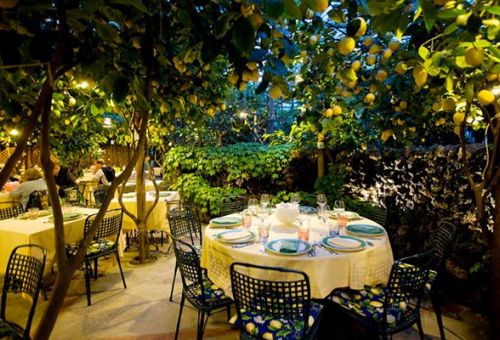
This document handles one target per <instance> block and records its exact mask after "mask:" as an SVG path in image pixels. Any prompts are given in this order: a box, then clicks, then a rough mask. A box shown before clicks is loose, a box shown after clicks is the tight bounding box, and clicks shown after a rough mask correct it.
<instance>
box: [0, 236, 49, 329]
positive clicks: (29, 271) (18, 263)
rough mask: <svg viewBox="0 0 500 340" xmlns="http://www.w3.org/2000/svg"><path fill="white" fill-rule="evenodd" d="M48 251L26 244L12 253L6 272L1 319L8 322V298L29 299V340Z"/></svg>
mask: <svg viewBox="0 0 500 340" xmlns="http://www.w3.org/2000/svg"><path fill="white" fill-rule="evenodd" d="M46 256H47V250H46V249H45V248H42V247H40V246H38V245H35V244H26V245H20V246H17V247H15V248H14V249H13V250H12V252H11V253H10V257H9V262H8V263H7V270H6V271H5V277H4V284H3V290H2V304H1V308H0V318H1V319H2V320H6V315H5V314H6V313H5V311H6V308H7V296H8V295H9V294H18V293H21V294H22V297H24V298H26V297H29V299H30V301H31V307H30V309H29V313H28V316H27V321H26V325H25V327H24V338H26V339H29V332H30V329H31V322H32V321H33V316H34V314H35V308H36V304H37V301H38V295H39V293H40V288H41V285H42V277H43V271H44V268H45V259H46Z"/></svg>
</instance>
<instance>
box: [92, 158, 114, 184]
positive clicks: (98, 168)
mask: <svg viewBox="0 0 500 340" xmlns="http://www.w3.org/2000/svg"><path fill="white" fill-rule="evenodd" d="M104 166H105V165H104V160H102V159H98V160H97V161H95V165H94V170H93V173H94V176H93V179H94V180H95V181H98V182H99V184H103V185H111V183H110V182H109V181H108V179H107V178H106V175H105V174H104V171H103V170H102V168H103V167H104Z"/></svg>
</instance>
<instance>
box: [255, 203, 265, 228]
mask: <svg viewBox="0 0 500 340" xmlns="http://www.w3.org/2000/svg"><path fill="white" fill-rule="evenodd" d="M257 217H258V218H259V220H260V224H261V225H262V224H264V221H265V219H266V217H267V209H266V208H265V207H263V206H258V207H257Z"/></svg>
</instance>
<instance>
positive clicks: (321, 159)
mask: <svg viewBox="0 0 500 340" xmlns="http://www.w3.org/2000/svg"><path fill="white" fill-rule="evenodd" d="M323 176H325V143H324V137H323V134H321V133H319V134H318V178H321V177H323Z"/></svg>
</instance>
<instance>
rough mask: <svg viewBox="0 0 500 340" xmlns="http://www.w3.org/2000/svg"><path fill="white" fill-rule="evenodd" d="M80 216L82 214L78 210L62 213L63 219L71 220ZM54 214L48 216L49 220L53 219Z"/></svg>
mask: <svg viewBox="0 0 500 340" xmlns="http://www.w3.org/2000/svg"><path fill="white" fill-rule="evenodd" d="M80 217H82V214H80V213H78V212H72V213H63V221H71V220H76V219H77V218H80ZM53 220H54V216H49V221H53Z"/></svg>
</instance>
